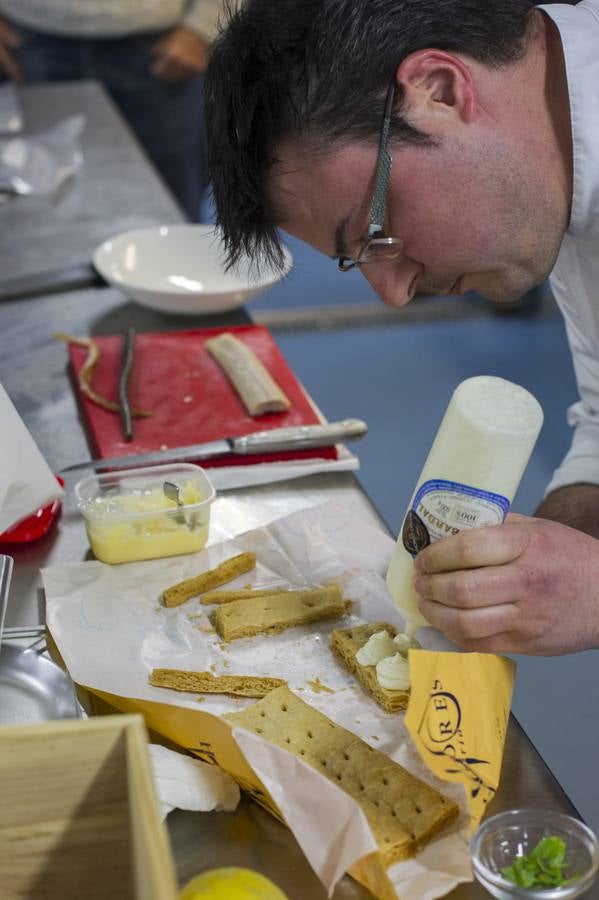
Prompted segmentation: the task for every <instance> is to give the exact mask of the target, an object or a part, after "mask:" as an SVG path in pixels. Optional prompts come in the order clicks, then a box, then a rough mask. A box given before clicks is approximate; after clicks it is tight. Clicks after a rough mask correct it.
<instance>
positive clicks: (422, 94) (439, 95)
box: [396, 50, 476, 136]
mask: <svg viewBox="0 0 599 900" xmlns="http://www.w3.org/2000/svg"><path fill="white" fill-rule="evenodd" d="M396 79H397V83H398V85H399V86H400V87H401V91H402V94H403V97H404V106H403V113H404V115H405V117H406V119H407V120H408V121H409V122H410V124H412V125H414V126H415V127H416V128H419V129H420V130H421V131H424V132H426V133H427V134H431V135H435V134H438V135H439V136H442V135H443V134H444V133H445V132H446V131H447V130H448V129H451V127H452V126H457V125H459V124H460V123H461V124H469V123H470V122H472V121H473V120H474V118H475V117H476V91H475V84H474V80H473V75H472V72H471V71H470V69H469V68H468V66H467V64H466V63H465V62H464V61H463V60H462V59H461V58H460V57H458V56H454V55H453V54H452V53H446V52H445V51H443V50H417V51H416V52H415V53H411V54H410V55H409V56H407V57H406V58H405V59H404V60H403V61H402V63H401V64H400V66H399V68H398V69H397V73H396Z"/></svg>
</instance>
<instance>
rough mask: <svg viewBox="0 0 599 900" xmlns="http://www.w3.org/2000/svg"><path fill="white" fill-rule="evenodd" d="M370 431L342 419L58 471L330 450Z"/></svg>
mask: <svg viewBox="0 0 599 900" xmlns="http://www.w3.org/2000/svg"><path fill="white" fill-rule="evenodd" d="M367 431H368V426H367V425H366V422H362V421H361V420H360V419H343V421H341V422H326V423H324V424H323V425H291V426H289V427H288V428H272V429H270V430H269V431H254V432H253V433H252V434H244V435H241V436H239V437H230V438H223V439H222V440H219V441H208V442H207V443H205V444H191V445H190V446H188V447H169V448H167V449H166V450H155V451H153V452H152V453H138V454H134V455H132V456H117V457H113V458H112V459H89V460H87V461H86V462H79V463H74V464H73V465H71V466H65V467H64V468H62V469H60V470H59V472H58V474H63V473H65V472H76V471H78V470H79V469H94V470H95V469H131V468H133V467H135V466H150V465H157V464H159V463H171V462H183V461H184V460H191V461H194V462H195V461H196V460H202V459H210V458H211V457H213V456H224V455H226V454H234V455H236V456H247V454H249V453H280V452H281V451H285V450H307V449H308V448H310V447H328V446H330V445H331V444H335V443H337V441H349V440H352V439H353V438H359V437H362V436H363V435H365V434H366V432H367Z"/></svg>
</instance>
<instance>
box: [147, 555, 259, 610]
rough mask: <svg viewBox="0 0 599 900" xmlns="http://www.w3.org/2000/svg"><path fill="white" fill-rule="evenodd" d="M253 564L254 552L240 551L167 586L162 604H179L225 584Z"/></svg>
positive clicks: (251, 567)
mask: <svg viewBox="0 0 599 900" xmlns="http://www.w3.org/2000/svg"><path fill="white" fill-rule="evenodd" d="M255 565H256V554H255V553H240V554H239V555H238V556H233V557H231V559H226V560H225V561H224V562H222V563H221V564H220V565H219V566H216V568H215V569H208V570H207V571H206V572H202V573H201V574H200V575H196V577H195V578H188V579H187V581H180V582H179V584H174V585H173V586H172V587H170V588H167V589H166V590H165V592H164V593H163V595H162V599H163V601H164V605H165V606H180V605H181V603H185V601H186V600H189V599H191V597H197V595H198V594H202V593H204V591H210V590H212V589H213V588H216V587H219V586H220V585H221V584H226V583H227V581H232V580H233V579H234V578H237V576H238V575H243V573H244V572H249V571H250V569H253V568H254V567H255Z"/></svg>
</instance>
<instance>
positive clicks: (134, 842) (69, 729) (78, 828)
mask: <svg viewBox="0 0 599 900" xmlns="http://www.w3.org/2000/svg"><path fill="white" fill-rule="evenodd" d="M146 742H147V733H146V730H145V726H144V724H143V719H142V717H141V716H139V715H126V716H122V715H119V716H105V717H102V718H99V719H88V720H85V721H74V720H71V721H61V722H45V723H43V724H40V725H37V724H36V725H24V726H5V727H1V728H0V897H2V898H7V900H8V898H10V900H29V898H31V900H33V898H44V900H59V898H60V900H81V898H82V897H85V898H86V900H121V898H122V900H175V898H176V896H177V888H176V878H175V871H174V864H173V860H172V857H171V853H170V847H169V843H168V837H167V834H166V830H165V828H164V826H163V824H162V822H161V821H160V815H159V810H158V801H157V798H156V793H155V789H154V783H153V779H152V773H151V769H150V762H149V757H148V752H147V747H146Z"/></svg>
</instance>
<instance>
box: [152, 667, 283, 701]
mask: <svg viewBox="0 0 599 900" xmlns="http://www.w3.org/2000/svg"><path fill="white" fill-rule="evenodd" d="M150 684H151V685H153V686H154V687H161V688H170V689H171V690H173V691H188V692H190V693H194V694H231V695H233V696H234V697H254V698H261V697H266V695H267V694H268V692H269V691H272V690H274V689H275V688H278V687H281V686H282V685H285V684H287V682H286V681H283V679H281V678H262V677H259V676H257V675H213V674H212V672H186V671H184V670H183V669H152V673H151V675H150Z"/></svg>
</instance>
